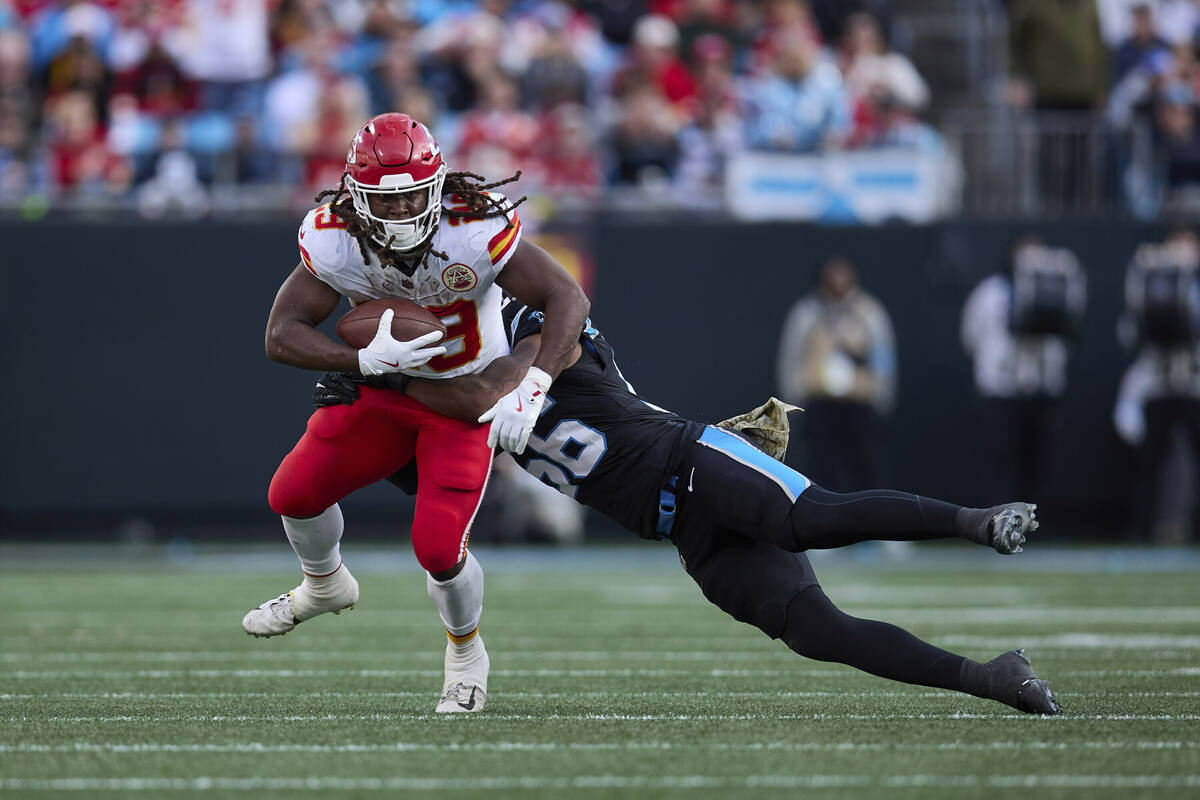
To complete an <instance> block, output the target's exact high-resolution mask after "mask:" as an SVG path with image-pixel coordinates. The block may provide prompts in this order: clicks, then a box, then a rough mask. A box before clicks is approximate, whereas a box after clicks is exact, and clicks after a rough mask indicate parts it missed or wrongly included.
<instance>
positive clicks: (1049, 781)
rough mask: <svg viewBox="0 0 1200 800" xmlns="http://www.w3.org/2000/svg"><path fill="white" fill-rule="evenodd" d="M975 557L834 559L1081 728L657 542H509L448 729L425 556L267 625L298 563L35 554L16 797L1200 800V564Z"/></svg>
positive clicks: (872, 606) (8, 576) (17, 609)
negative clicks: (905, 666) (1026, 660)
mask: <svg viewBox="0 0 1200 800" xmlns="http://www.w3.org/2000/svg"><path fill="white" fill-rule="evenodd" d="M285 552H286V551H285ZM945 552H950V553H951V556H952V557H951V558H949V559H946V560H943V561H938V560H937V559H934V560H933V562H932V565H931V566H928V565H927V566H914V563H918V564H919V563H921V562H922V554H924V553H934V554H935V555H936V554H939V553H942V554H944V553H945ZM972 552H973V551H968V550H967V549H965V548H958V549H955V550H950V551H945V550H936V549H935V550H926V549H921V550H918V551H917V557H916V558H915V559H912V560H910V561H908V562H905V563H902V564H893V563H890V562H886V561H881V562H879V563H871V564H864V563H860V561H858V560H856V559H853V558H843V559H841V560H838V559H834V560H833V561H826V562H821V561H818V571H819V574H820V577H821V578H822V582H823V584H824V586H825V587H826V590H827V591H828V593H829V594H830V596H831V597H832V598H833V599H834V600H835V601H836V602H838V603H839V604H841V605H842V606H843V607H844V608H846V609H847V610H849V611H851V612H854V613H857V614H859V615H865V616H872V617H876V618H881V619H885V620H888V621H892V622H896V623H898V624H901V625H904V626H906V627H908V628H910V629H911V630H913V631H914V632H916V633H917V634H919V635H922V636H924V637H926V638H928V639H931V640H932V641H934V642H936V643H939V644H941V645H943V646H947V647H949V648H951V649H954V650H957V651H959V652H962V653H965V654H967V655H970V656H973V657H977V658H981V659H986V658H990V657H992V656H994V655H997V654H998V653H1000V652H1001V651H1002V650H1004V649H1007V648H1010V647H1014V646H1022V645H1023V646H1026V647H1027V648H1028V652H1029V654H1030V655H1031V657H1032V659H1033V663H1034V666H1035V668H1037V669H1038V671H1039V672H1040V673H1041V674H1042V675H1043V677H1046V678H1049V679H1050V681H1051V685H1052V686H1053V687H1054V688H1055V690H1056V692H1057V693H1058V696H1059V698H1060V700H1061V701H1062V703H1063V705H1064V706H1065V707H1066V709H1067V714H1066V716H1064V717H1061V718H1055V719H1045V718H1034V717H1027V716H1024V715H1019V714H1016V713H1015V712H1014V713H1009V709H1007V708H1005V707H1002V706H999V705H997V704H994V703H989V702H987V701H984V700H978V699H974V698H968V697H964V696H959V695H954V694H951V693H947V692H938V691H929V690H926V689H921V688H916V687H908V686H903V685H899V684H893V683H889V682H885V681H883V680H879V679H876V678H873V677H870V676H867V675H863V674H860V673H858V672H855V671H853V670H851V669H848V668H844V667H840V666H833V665H826V664H820V663H816V662H811V661H805V660H802V659H800V658H798V657H796V656H794V655H792V654H791V653H790V652H789V651H787V650H786V648H784V647H783V646H782V645H781V644H779V643H778V642H772V641H770V640H768V639H766V638H765V637H764V636H762V635H761V634H759V633H758V632H757V631H755V630H753V629H750V628H748V627H746V626H743V625H739V624H738V623H736V622H734V621H732V620H731V619H729V618H727V617H725V616H724V615H723V614H722V613H721V612H720V611H718V610H717V609H715V608H713V607H711V606H709V605H708V604H707V603H706V602H705V601H704V600H703V598H702V597H701V595H700V592H699V590H698V589H697V588H696V587H695V585H694V584H692V583H691V582H690V581H689V580H688V579H687V577H686V576H685V575H684V574H683V573H682V571H681V570H679V569H678V568H677V567H673V566H672V559H671V556H670V551H669V549H668V548H665V547H661V546H655V545H646V546H645V547H644V548H630V549H627V550H621V551H618V552H616V553H615V554H614V553H613V552H611V551H603V552H600V551H592V550H590V549H587V550H583V551H577V552H576V553H575V554H572V555H566V556H564V555H562V554H551V555H550V556H549V557H547V558H546V559H545V560H544V561H540V560H539V558H538V557H537V556H536V555H532V556H521V557H517V558H512V557H510V556H507V555H503V554H494V555H495V557H494V558H489V554H488V553H487V552H486V551H483V552H481V553H480V560H481V562H482V563H483V564H484V567H485V569H487V570H488V571H489V576H488V584H487V601H486V610H485V615H484V625H483V632H484V635H485V639H486V641H487V644H488V649H489V652H490V653H491V657H492V676H491V685H490V692H489V699H488V708H487V711H486V712H485V713H483V714H480V715H461V716H452V717H449V718H446V717H440V716H436V715H434V714H433V713H432V708H433V705H434V702H435V700H436V695H437V693H438V690H439V689H440V688H441V650H442V647H443V643H444V639H443V636H442V633H441V631H440V628H439V626H438V623H437V620H436V615H435V612H434V611H433V609H432V604H431V603H430V602H429V600H428V598H427V597H426V596H425V589H424V581H423V579H422V577H421V574H420V573H417V572H415V571H414V570H413V569H411V566H409V567H405V568H404V569H402V570H400V571H399V572H398V573H397V574H391V573H393V572H394V570H392V569H391V568H390V566H389V563H390V562H387V561H386V560H385V561H381V562H378V563H375V564H374V565H372V564H371V563H365V564H362V565H361V567H360V568H359V569H357V573H358V575H359V578H360V582H361V586H362V599H361V601H360V604H359V607H358V608H357V609H355V610H354V611H352V612H350V613H346V614H343V615H341V616H339V617H334V616H332V615H328V616H325V617H321V618H319V619H316V620H313V621H311V622H308V623H306V624H304V625H303V626H301V627H300V628H298V629H297V630H296V631H294V632H293V633H291V634H289V635H288V636H286V637H281V638H276V639H271V640H258V639H252V638H250V637H248V636H246V635H245V634H243V633H242V632H241V629H240V627H239V620H240V618H241V615H242V614H243V613H244V611H245V610H247V609H248V608H249V607H250V606H252V605H256V604H257V603H259V602H261V601H262V600H264V599H266V598H267V597H268V596H269V595H271V594H274V593H278V592H279V591H281V590H284V589H287V588H289V587H290V586H291V585H292V582H293V580H294V575H293V572H292V571H291V570H290V569H286V568H285V566H286V564H287V563H288V562H287V561H286V560H284V561H278V560H277V561H271V562H270V564H271V568H270V570H269V571H268V572H266V573H260V572H257V571H255V570H254V569H252V568H248V566H250V567H252V566H253V564H250V565H248V564H247V563H246V562H245V561H244V560H243V559H241V558H240V557H239V556H238V554H237V553H236V552H234V553H231V555H230V556H229V558H228V559H225V558H222V557H220V556H219V555H217V556H210V557H209V558H207V559H206V560H200V561H192V562H191V563H189V564H187V565H184V566H176V567H171V566H167V565H165V564H160V563H155V562H150V563H143V562H135V563H133V564H128V563H122V562H120V561H117V562H110V561H97V562H94V563H89V562H86V561H83V562H77V563H69V564H68V563H64V564H61V565H58V564H56V563H55V562H54V561H52V560H47V559H46V558H45V557H44V556H43V557H42V558H40V559H37V560H34V561H32V562H29V561H28V560H26V559H23V558H21V557H20V550H19V549H11V548H10V549H9V550H7V551H5V552H4V553H3V555H4V558H3V560H2V561H0V609H3V610H2V611H0V795H4V796H5V797H10V796H11V797H36V798H48V797H73V798H79V797H95V796H100V797H126V796H128V797H157V796H166V797H180V796H200V797H205V798H214V797H223V796H229V797H242V798H245V797H255V798H259V797H264V798H266V797H278V798H283V797H301V796H303V797H317V796H321V797H357V796H368V795H373V796H394V795H397V794H400V793H405V794H406V795H407V794H423V795H426V796H430V797H433V796H437V797H448V796H459V797H474V796H479V795H481V794H484V793H485V790H486V792H487V793H488V795H489V796H508V797H544V798H550V797H554V798H561V797H575V796H580V797H589V798H592V797H597V798H598V797H606V796H630V795H638V796H647V797H660V796H661V797H688V798H717V797H732V796H740V797H744V796H777V797H783V796H801V795H803V796H814V795H821V796H831V797H839V798H842V797H844V798H857V797H864V798H865V797H872V798H874V797H882V796H886V797H889V798H890V797H900V798H909V797H912V798H917V797H931V796H935V797H955V798H960V797H985V796H1005V795H1016V794H1018V793H1019V794H1020V795H1021V796H1022V797H1038V798H1041V797H1070V798H1093V797H1122V798H1124V797H1155V798H1163V797H1171V798H1174V797H1187V796H1200V659H1197V655H1198V654H1200V630H1198V623H1200V588H1198V587H1200V572H1197V571H1179V570H1176V569H1172V568H1171V565H1170V564H1167V569H1165V570H1159V571H1155V572H1140V571H1129V570H1128V564H1126V563H1125V562H1123V561H1122V562H1121V563H1120V564H1117V565H1116V566H1121V567H1122V569H1121V570H1120V571H1108V569H1106V568H1105V563H1106V562H1105V561H1103V560H1102V559H1095V558H1093V559H1092V561H1093V562H1094V563H1095V564H1096V565H1097V567H1096V568H1094V569H1087V568H1085V567H1081V566H1080V565H1079V564H1077V563H1075V562H1074V560H1073V559H1072V556H1071V555H1070V553H1069V552H1068V553H1067V554H1066V555H1062V554H1061V553H1060V555H1059V556H1057V558H1059V559H1061V563H1062V565H1063V567H1064V569H1063V570H1058V569H1055V568H1054V563H1055V562H1047V561H1046V560H1044V558H1043V560H1041V561H1039V556H1038V555H1037V554H1036V553H1035V552H1030V553H1028V554H1025V555H1023V556H1021V557H1019V558H1022V559H1024V560H1023V561H1021V562H1020V568H1016V569H1012V570H1009V569H1007V568H1005V564H1015V563H1016V562H1017V560H1016V559H1010V560H1007V561H1005V560H1003V559H1000V557H998V556H993V555H989V554H986V553H984V554H981V557H980V558H979V560H978V561H975V560H973V559H971V558H970V557H969V556H966V555H965V554H970V553H972ZM648 554H649V555H648ZM360 559H361V560H367V561H369V559H365V558H362V557H361V556H360ZM393 561H397V562H398V563H406V562H403V560H402V559H400V558H399V557H393ZM489 561H491V562H492V564H493V565H494V566H489ZM1195 562H1196V559H1195V556H1194V554H1192V555H1191V556H1190V557H1189V558H1188V559H1185V560H1183V561H1181V564H1183V565H1185V566H1193V567H1194V564H1195ZM348 563H352V564H353V563H354V562H353V561H350V562H348ZM927 563H928V562H927ZM976 564H978V567H976V566H975V565H976ZM373 566H374V568H373ZM1108 566H1109V567H1112V566H1113V565H1112V564H1109V565H1108ZM227 568H230V569H232V570H233V571H229V570H228V569H227ZM1135 569H1136V567H1135Z"/></svg>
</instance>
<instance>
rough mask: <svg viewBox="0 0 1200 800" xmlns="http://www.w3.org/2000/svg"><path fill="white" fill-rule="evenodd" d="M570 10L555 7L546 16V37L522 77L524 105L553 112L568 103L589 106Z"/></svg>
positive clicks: (584, 71) (543, 37)
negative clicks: (572, 36) (576, 50)
mask: <svg viewBox="0 0 1200 800" xmlns="http://www.w3.org/2000/svg"><path fill="white" fill-rule="evenodd" d="M570 21H571V20H570V11H569V10H567V8H566V7H565V6H559V5H556V4H555V5H551V6H550V7H549V8H548V9H547V11H546V12H545V13H544V14H543V15H542V23H543V36H542V37H541V41H540V42H539V43H538V45H537V50H536V52H535V53H534V54H533V59H532V60H531V61H530V62H529V67H528V68H527V69H526V70H525V72H524V74H523V75H522V77H521V96H522V101H523V102H522V105H524V106H525V107H526V108H531V109H535V110H539V111H549V110H552V109H554V108H557V107H558V106H560V105H564V104H574V105H578V106H586V105H587V100H588V74H587V71H586V70H585V69H584V67H583V65H582V64H581V63H580V61H579V58H578V57H577V56H576V54H575V49H574V43H573V42H572V39H571V33H570V30H569V28H568V25H569V24H570Z"/></svg>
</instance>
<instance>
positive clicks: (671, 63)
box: [612, 14, 696, 110]
mask: <svg viewBox="0 0 1200 800" xmlns="http://www.w3.org/2000/svg"><path fill="white" fill-rule="evenodd" d="M644 86H652V87H654V88H655V89H657V90H658V92H659V93H660V94H661V95H662V96H663V97H664V98H666V100H667V102H669V103H671V104H672V105H674V106H675V108H676V109H678V110H682V109H684V108H686V105H687V101H688V100H690V99H691V97H692V96H693V95H694V94H695V93H696V82H695V79H694V78H693V77H692V75H691V73H690V72H689V71H688V68H687V67H686V66H685V65H684V63H683V61H682V60H681V59H680V57H679V31H678V29H676V27H675V23H673V22H671V20H670V19H668V18H667V17H663V16H659V15H655V14H650V15H647V16H645V17H642V18H641V19H640V20H638V21H637V25H635V26H634V30H633V44H632V45H631V46H630V49H629V55H628V60H627V63H626V64H625V66H624V67H623V68H622V69H621V70H620V71H619V72H618V73H617V74H616V76H615V77H614V78H613V86H612V93H613V95H615V96H616V97H617V98H618V99H620V98H624V97H626V96H627V95H629V94H631V93H636V92H640V91H641V90H642V87H644Z"/></svg>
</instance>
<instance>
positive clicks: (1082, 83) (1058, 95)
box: [1005, 0, 1200, 216]
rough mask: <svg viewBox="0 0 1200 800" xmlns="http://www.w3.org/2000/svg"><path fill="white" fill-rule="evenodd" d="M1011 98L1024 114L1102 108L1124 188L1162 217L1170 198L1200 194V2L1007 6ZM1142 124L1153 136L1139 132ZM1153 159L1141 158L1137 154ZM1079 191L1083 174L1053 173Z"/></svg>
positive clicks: (1081, 0) (1087, 0) (1142, 209)
mask: <svg viewBox="0 0 1200 800" xmlns="http://www.w3.org/2000/svg"><path fill="white" fill-rule="evenodd" d="M1005 5H1006V7H1007V13H1008V23H1009V71H1010V79H1009V84H1008V91H1007V97H1008V101H1009V103H1010V104H1011V105H1012V106H1014V107H1016V108H1018V109H1035V110H1039V111H1047V112H1055V111H1073V112H1079V111H1092V112H1096V113H1098V114H1101V115H1103V118H1104V120H1105V122H1106V124H1107V126H1108V128H1109V131H1110V133H1111V134H1112V137H1111V142H1112V150H1113V156H1114V158H1113V167H1114V168H1113V170H1112V173H1113V177H1114V180H1113V181H1112V183H1113V184H1115V185H1114V187H1113V189H1114V192H1115V193H1117V194H1118V195H1119V196H1120V197H1122V198H1123V199H1124V200H1125V201H1126V204H1127V205H1128V207H1130V208H1131V210H1133V211H1134V212H1135V213H1138V214H1139V215H1141V216H1153V214H1154V213H1156V212H1157V211H1158V209H1159V204H1160V201H1161V198H1162V196H1163V194H1164V192H1171V191H1175V190H1182V189H1190V190H1192V191H1197V190H1200V126H1198V125H1197V109H1198V104H1197V97H1198V96H1200V58H1198V55H1200V2H1198V0H1055V1H1054V2H1046V0H1005ZM1135 128H1138V129H1140V130H1141V131H1147V132H1149V136H1150V138H1149V140H1148V141H1146V140H1144V139H1143V140H1139V139H1138V138H1137V137H1136V136H1133V135H1132V134H1133V131H1134V129H1135ZM1138 148H1141V152H1142V154H1143V155H1144V154H1149V157H1148V158H1147V157H1143V158H1138V157H1137V153H1136V151H1137V149H1138ZM1053 169H1054V166H1053V165H1052V164H1043V169H1042V172H1043V178H1044V179H1045V180H1044V181H1043V183H1044V184H1048V185H1051V186H1055V187H1057V188H1058V191H1061V192H1064V193H1066V194H1068V195H1069V194H1070V193H1071V192H1072V189H1073V184H1074V185H1076V186H1077V185H1078V183H1079V179H1078V176H1069V175H1057V176H1056V175H1048V174H1046V173H1047V172H1049V171H1053Z"/></svg>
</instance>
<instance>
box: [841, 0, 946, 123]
mask: <svg viewBox="0 0 1200 800" xmlns="http://www.w3.org/2000/svg"><path fill="white" fill-rule="evenodd" d="M841 62H842V63H841V68H842V74H843V75H844V76H845V81H846V90H847V91H848V92H849V94H850V98H851V101H852V102H856V101H858V100H859V99H860V98H863V97H866V96H868V95H873V96H876V97H879V96H883V95H886V96H888V97H889V98H890V103H891V104H893V105H897V106H900V107H901V108H904V109H906V110H908V111H912V112H919V111H921V110H922V109H923V108H925V106H927V105H928V104H929V87H928V86H927V85H926V84H925V81H924V80H923V79H922V78H921V75H920V73H918V72H917V70H916V68H915V67H914V66H913V65H912V62H911V61H909V60H908V59H907V58H905V57H904V56H903V55H901V54H900V53H897V52H895V51H894V50H889V49H888V46H887V42H886V41H884V38H883V30H882V28H880V26H879V20H877V19H875V17H873V16H871V15H870V14H866V13H858V14H851V15H850V17H849V18H847V20H846V32H845V34H844V35H843V37H842V48H841Z"/></svg>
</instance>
